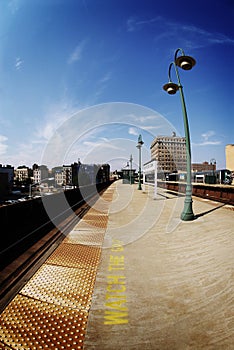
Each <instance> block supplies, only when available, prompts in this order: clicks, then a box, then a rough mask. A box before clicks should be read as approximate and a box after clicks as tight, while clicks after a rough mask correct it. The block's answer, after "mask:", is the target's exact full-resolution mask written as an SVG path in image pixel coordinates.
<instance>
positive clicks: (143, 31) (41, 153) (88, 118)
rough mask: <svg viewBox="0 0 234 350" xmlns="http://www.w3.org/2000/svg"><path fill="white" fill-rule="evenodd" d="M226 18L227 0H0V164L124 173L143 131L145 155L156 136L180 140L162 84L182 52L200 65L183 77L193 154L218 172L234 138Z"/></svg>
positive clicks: (173, 102) (175, 110)
mask: <svg viewBox="0 0 234 350" xmlns="http://www.w3.org/2000/svg"><path fill="white" fill-rule="evenodd" d="M233 23H234V2H233V1H232V0H222V1H219V0H213V1H210V0H206V1H204V0H203V1H201V0H197V1H194V2H191V3H189V6H188V2H187V1H184V0H182V1H180V2H175V1H170V0H168V1H167V2H163V1H160V2H159V1H155V0H141V1H139V0H134V1H132V0H9V1H8V0H2V1H1V2H0V163H1V164H3V165H5V164H11V165H13V166H15V167H17V166H19V165H23V164H24V165H27V166H30V167H31V166H32V164H34V163H38V164H42V163H45V162H46V161H48V163H49V164H47V165H48V166H49V167H51V166H55V165H62V164H65V163H69V162H74V161H77V159H78V158H80V160H81V161H82V162H90V163H91V162H93V163H95V162H97V161H98V162H103V163H104V162H111V165H112V167H116V168H120V167H122V166H124V165H125V163H126V161H127V160H128V159H129V156H130V154H133V158H134V161H135V165H137V156H138V154H137V149H136V147H135V146H136V143H137V138H138V135H139V133H141V134H142V135H143V140H144V141H145V144H144V147H143V148H144V150H143V161H147V160H149V158H150V150H149V147H150V143H151V142H152V140H153V138H154V137H155V136H157V135H158V134H160V135H161V134H165V133H169V134H170V133H171V132H172V130H176V132H177V134H179V135H184V126H183V117H182V111H181V104H180V98H179V94H176V95H174V96H170V95H168V94H166V93H165V91H163V89H162V86H163V85H164V84H165V83H166V82H167V79H168V78H167V76H168V67H169V64H170V62H171V61H172V60H173V57H174V52H175V50H176V49H177V48H182V49H183V50H184V51H185V53H186V54H187V55H191V56H193V57H194V58H195V59H196V62H197V63H196V65H195V67H194V68H193V70H191V71H181V72H180V78H181V82H182V85H183V87H184V94H185V100H186V106H187V111H188V118H189V125H190V134H191V142H192V161H193V162H203V161H208V162H209V161H210V160H211V159H213V158H214V159H216V162H217V167H218V168H224V167H225V166H226V164H225V145H226V144H230V143H234V137H233V129H234V128H233V123H234V122H233V109H234V108H233V101H232V99H233V71H232V70H231V67H232V66H231V65H232V64H233V59H234V26H233ZM172 73H173V74H174V72H172ZM173 74H172V75H173ZM173 78H176V77H175V76H173ZM175 81H176V79H175ZM117 102H118V103H119V104H120V105H119V104H116V103H117ZM112 103H113V104H112ZM100 105H101V106H102V107H101V108H100ZM117 105H118V106H121V108H119V109H118V108H116V110H115V107H116V106H117ZM95 106H97V107H95ZM124 106H125V107H126V110H125V108H124ZM142 106H143V107H142ZM137 110H139V111H137ZM97 112H98V113H97ZM138 112H140V113H142V115H141V116H140V114H139V113H138ZM154 116H155V118H153V117H154ZM95 118H97V119H95ZM159 120H160V123H161V124H160V123H159V124H160V125H159V124H158V121H159ZM160 128H161V129H160ZM64 130H66V136H65V134H64ZM69 131H70V132H71V136H70V133H69ZM76 134H77V137H76V136H75V135H76ZM55 138H56V141H55ZM64 138H66V141H65V140H64ZM69 140H70V142H69ZM54 142H55V143H56V146H54ZM58 144H59V145H58ZM52 149H53V150H54V151H51V150H52ZM48 152H50V157H48ZM57 152H60V154H61V156H59V157H57ZM57 162H59V163H61V164H57Z"/></svg>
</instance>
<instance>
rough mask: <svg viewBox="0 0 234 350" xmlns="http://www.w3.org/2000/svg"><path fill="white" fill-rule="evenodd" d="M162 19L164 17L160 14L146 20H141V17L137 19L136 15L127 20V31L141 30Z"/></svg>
mask: <svg viewBox="0 0 234 350" xmlns="http://www.w3.org/2000/svg"><path fill="white" fill-rule="evenodd" d="M161 20H162V17H160V16H157V17H153V18H150V19H146V20H140V19H137V18H136V17H130V18H129V19H128V20H127V31H128V32H135V31H137V30H141V29H142V28H143V27H144V26H149V25H152V24H155V23H156V22H158V21H161Z"/></svg>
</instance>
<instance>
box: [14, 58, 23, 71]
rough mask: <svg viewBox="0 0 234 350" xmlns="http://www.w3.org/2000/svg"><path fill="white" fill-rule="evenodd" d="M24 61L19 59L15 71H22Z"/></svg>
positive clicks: (16, 61)
mask: <svg viewBox="0 0 234 350" xmlns="http://www.w3.org/2000/svg"><path fill="white" fill-rule="evenodd" d="M23 62H24V61H23V60H22V59H21V58H20V57H17V58H16V60H15V69H16V70H20V69H21V68H22V64H23Z"/></svg>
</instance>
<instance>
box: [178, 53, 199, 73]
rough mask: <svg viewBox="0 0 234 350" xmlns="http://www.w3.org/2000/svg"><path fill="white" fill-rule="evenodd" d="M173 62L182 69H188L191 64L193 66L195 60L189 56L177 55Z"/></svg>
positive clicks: (190, 67)
mask: <svg viewBox="0 0 234 350" xmlns="http://www.w3.org/2000/svg"><path fill="white" fill-rule="evenodd" d="M175 64H176V65H177V66H178V67H180V68H182V69H184V70H190V69H192V68H193V66H195V64H196V61H195V59H194V58H193V57H191V56H185V55H183V56H179V57H177V59H176V60H175Z"/></svg>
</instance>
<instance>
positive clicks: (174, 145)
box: [150, 132, 186, 173]
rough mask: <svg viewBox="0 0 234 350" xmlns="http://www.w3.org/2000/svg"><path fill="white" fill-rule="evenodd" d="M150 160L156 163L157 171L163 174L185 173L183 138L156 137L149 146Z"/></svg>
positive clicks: (173, 135)
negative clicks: (154, 160)
mask: <svg viewBox="0 0 234 350" xmlns="http://www.w3.org/2000/svg"><path fill="white" fill-rule="evenodd" d="M150 149H151V159H156V160H157V162H158V170H159V171H163V172H164V173H173V172H182V171H186V143H185V137H179V136H176V133H175V132H174V133H173V134H172V136H157V137H156V138H155V139H154V140H153V142H152V144H151V147H150Z"/></svg>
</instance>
